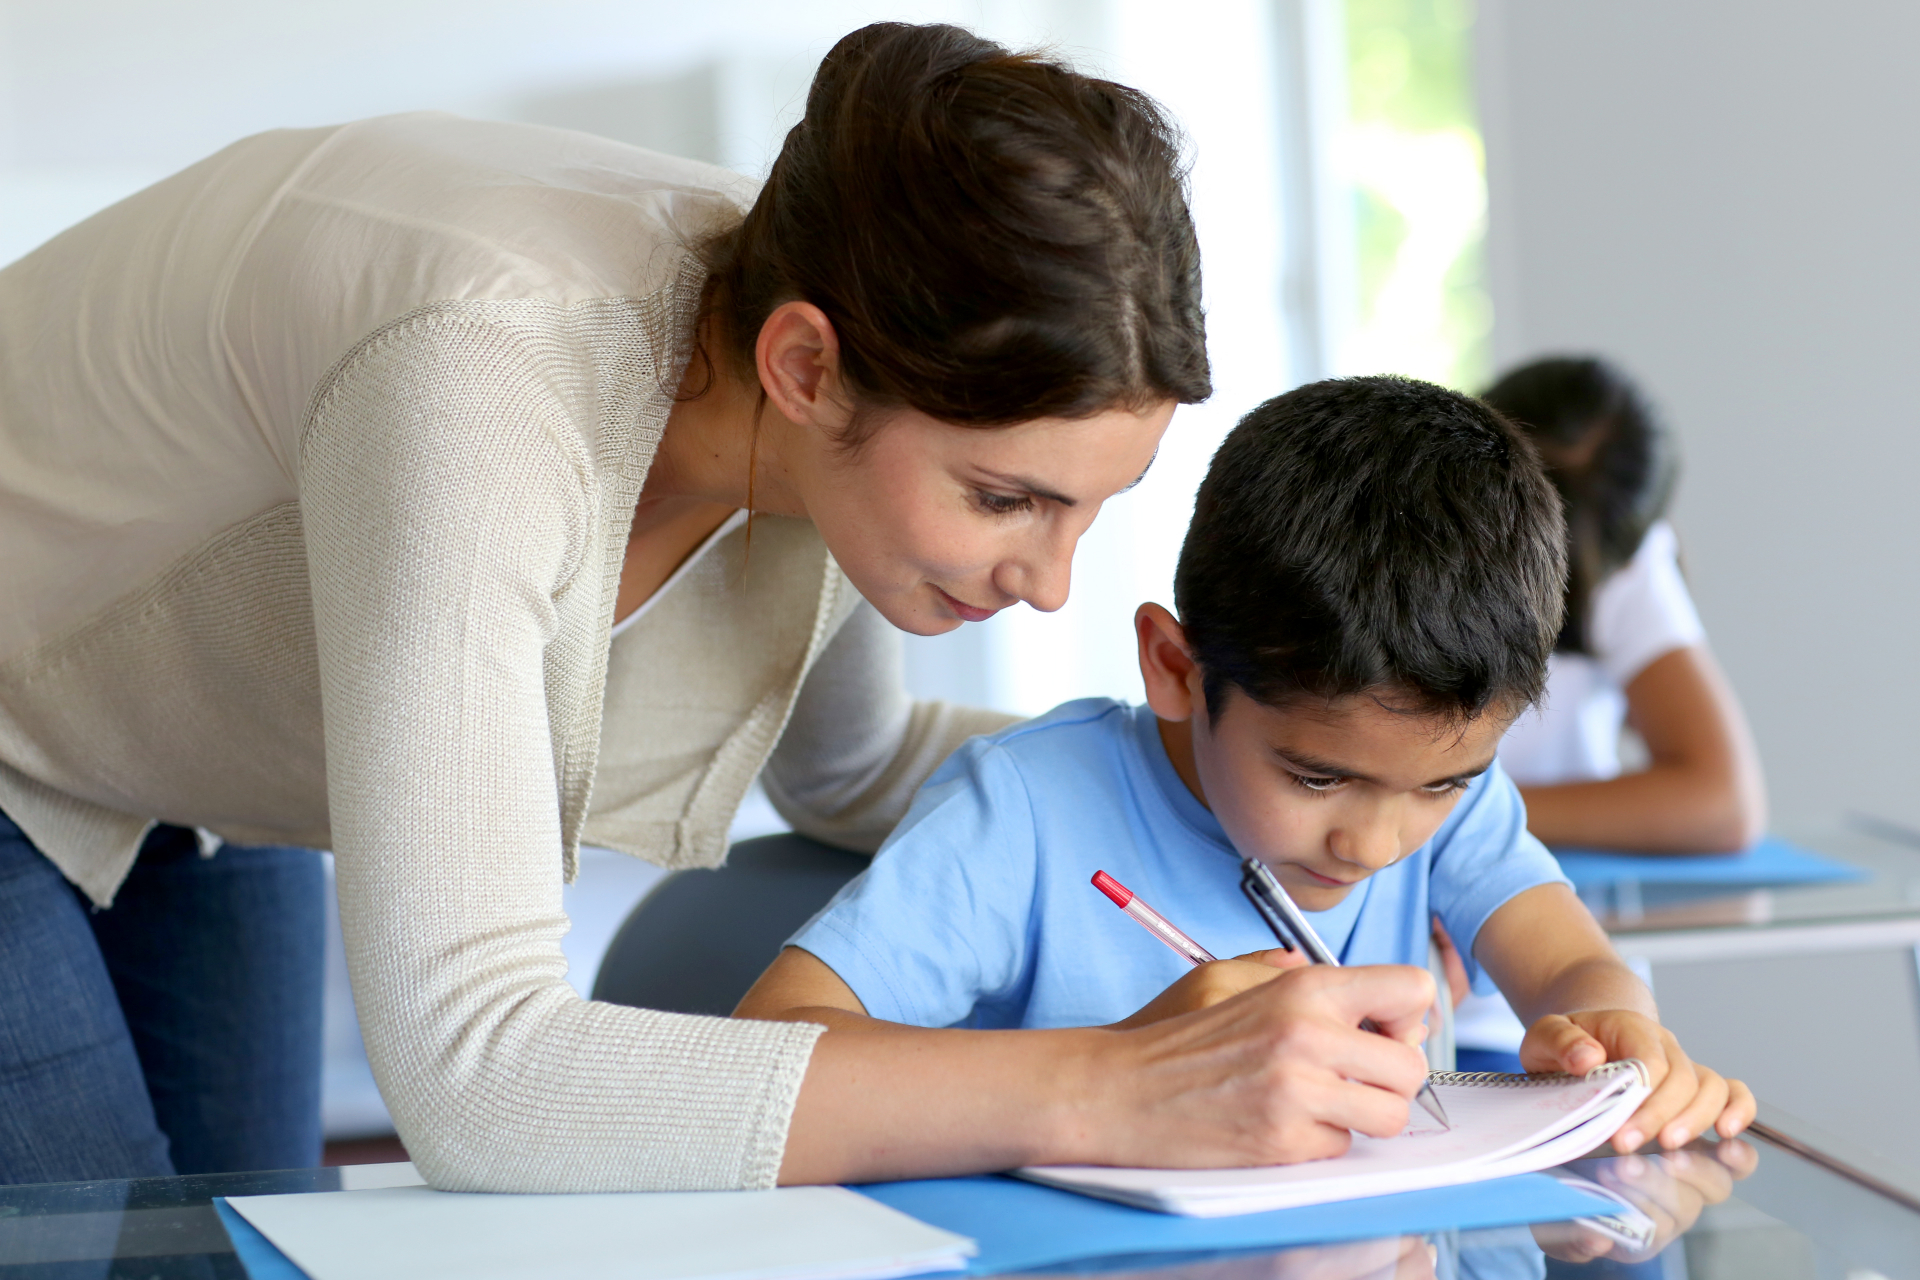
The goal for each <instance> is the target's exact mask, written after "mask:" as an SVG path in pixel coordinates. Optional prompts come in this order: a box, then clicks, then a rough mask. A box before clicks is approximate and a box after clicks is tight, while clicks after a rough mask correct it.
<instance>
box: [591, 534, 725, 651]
mask: <svg viewBox="0 0 1920 1280" xmlns="http://www.w3.org/2000/svg"><path fill="white" fill-rule="evenodd" d="M746 522H747V513H746V512H745V511H744V510H742V511H736V512H734V513H733V514H732V515H730V516H728V517H727V518H726V519H725V520H724V521H723V522H721V525H720V527H719V528H718V529H715V530H714V531H713V532H712V533H710V534H708V535H707V538H706V541H704V542H702V543H701V544H700V545H699V546H697V547H695V548H694V549H693V554H692V555H690V556H688V557H687V558H686V559H685V560H682V561H681V562H680V567H679V568H678V569H675V570H674V571H673V572H672V573H670V574H668V575H667V580H666V581H665V582H663V583H661V584H660V585H659V586H658V587H655V588H654V591H653V594H652V595H650V596H648V597H647V598H646V599H645V600H642V601H641V602H640V607H639V608H638V609H635V610H634V611H633V612H632V613H630V614H628V615H627V616H626V617H624V618H616V619H615V620H614V623H613V634H614V635H616V636H617V635H619V634H620V633H621V632H622V631H625V630H626V629H627V628H628V627H630V626H632V625H633V624H634V623H636V622H638V621H640V619H641V618H643V617H645V616H646V613H647V610H649V609H651V608H653V602H654V601H656V600H658V599H659V598H660V597H661V596H664V595H665V594H667V592H669V591H671V590H673V584H674V583H676V582H678V581H680V579H682V578H684V577H686V576H687V570H689V569H691V568H693V566H694V565H695V564H696V563H698V561H699V559H700V557H701V556H704V555H705V554H707V552H708V551H710V550H712V549H713V545H714V544H715V543H716V542H718V541H720V539H722V538H724V537H726V536H727V535H728V534H730V533H732V532H733V531H734V530H735V529H738V528H739V527H740V526H741V525H743V524H745V523H746Z"/></svg>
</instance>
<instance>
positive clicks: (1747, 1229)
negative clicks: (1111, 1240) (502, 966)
mask: <svg viewBox="0 0 1920 1280" xmlns="http://www.w3.org/2000/svg"><path fill="white" fill-rule="evenodd" d="M1773 1123H1774V1124H1775V1125H1777V1126H1784V1125H1785V1123H1787V1122H1786V1121H1785V1120H1784V1118H1783V1117H1774V1118H1773ZM1791 1132H1792V1131H1791V1130H1789V1131H1788V1133H1791ZM1788 1133H1776V1139H1775V1140H1769V1139H1767V1138H1764V1137H1761V1138H1756V1139H1755V1140H1753V1141H1752V1142H1750V1143H1738V1144H1727V1147H1726V1149H1725V1150H1716V1148H1714V1147H1713V1146H1710V1145H1701V1144H1696V1145H1695V1146H1693V1147H1691V1148H1689V1149H1687V1150H1686V1151H1685V1152H1683V1153H1680V1155H1679V1157H1678V1158H1676V1157H1673V1156H1654V1157H1626V1158H1624V1159H1618V1158H1599V1159H1591V1160H1586V1161H1581V1162H1578V1163H1577V1164H1576V1165H1575V1166H1572V1168H1573V1169H1574V1170H1575V1171H1577V1172H1579V1173H1580V1174H1582V1175H1583V1176H1585V1177H1587V1178H1589V1179H1591V1180H1593V1181H1596V1182H1598V1183H1600V1184H1602V1185H1605V1186H1607V1187H1609V1188H1611V1189H1613V1190H1615V1191H1617V1192H1619V1193H1621V1194H1623V1195H1625V1196H1626V1197H1628V1198H1629V1199H1630V1200H1632V1201H1633V1202H1634V1203H1636V1204H1637V1205H1639V1206H1640V1207H1641V1208H1642V1209H1643V1211H1644V1212H1645V1213H1646V1215H1647V1216H1648V1217H1649V1218H1651V1219H1652V1220H1653V1221H1654V1222H1655V1223H1656V1224H1657V1232H1658V1234H1657V1235H1656V1238H1655V1240H1654V1242H1653V1247H1652V1249H1650V1250H1648V1249H1635V1248H1630V1247H1628V1246H1626V1245H1624V1244H1620V1243H1616V1242H1615V1240H1614V1239H1612V1238H1610V1237H1609V1236H1607V1235H1606V1234H1604V1233H1602V1232H1600V1231H1596V1230H1594V1229H1591V1228H1588V1227H1584V1226H1580V1225H1577V1224H1573V1223H1547V1224H1539V1225H1535V1226H1532V1227H1525V1226H1522V1227H1514V1228H1506V1229H1501V1230H1493V1231H1474V1232H1443V1233H1440V1234H1439V1235H1434V1236H1423V1237H1405V1238H1395V1239H1388V1240H1377V1241H1368V1242H1361V1243H1348V1244H1335V1245H1323V1246H1319V1247H1314V1248H1304V1249H1289V1250H1284V1251H1279V1252H1254V1253H1235V1254H1216V1255H1203V1256H1192V1255H1188V1256H1181V1257H1166V1256H1152V1257H1135V1258H1109V1259H1101V1260H1096V1261H1092V1262H1087V1263H1081V1264H1078V1265H1075V1266H1073V1267H1068V1268H1061V1269H1057V1270H1056V1271H1055V1274H1059V1273H1061V1272H1067V1273H1084V1274H1094V1273H1099V1274H1103V1275H1107V1276H1113V1277H1120V1276H1126V1277H1139V1278H1140V1280H1149V1278H1151V1280H1362V1278H1363V1277H1364V1278H1366V1280H1422V1278H1426V1277H1432V1278H1434V1280H1494V1278H1495V1277H1499V1278H1500V1280H1521V1278H1522V1277H1542V1276H1545V1277H1550V1278H1552V1280H1566V1278H1584V1280H1610V1278H1613V1277H1625V1276H1632V1277H1645V1278H1646V1280H1874V1277H1886V1280H1920V1178H1914V1177H1913V1176H1911V1175H1909V1174H1907V1173H1906V1172H1905V1171H1903V1170H1898V1169H1891V1168H1888V1167H1887V1166H1884V1165H1874V1164H1872V1163H1871V1162H1869V1163H1868V1164H1866V1165H1864V1166H1861V1165H1854V1164H1851V1163H1849V1161H1851V1160H1852V1159H1853V1157H1854V1156H1855V1155H1857V1153H1851V1152H1847V1153H1843V1154H1842V1155H1841V1156H1837V1157H1836V1156H1834V1155H1833V1154H1831V1153H1830V1152H1829V1151H1827V1150H1825V1149H1822V1148H1817V1147H1812V1146H1810V1145H1809V1143H1808V1141H1807V1140H1806V1139H1804V1138H1802V1137H1800V1136H1797V1135H1796V1136H1788ZM1837 1170H1845V1172H1841V1171H1837ZM370 1172H371V1171H370ZM348 1176H349V1178H352V1177H353V1175H352V1174H351V1173H349V1175H348ZM341 1177H342V1171H341V1170H339V1169H296V1170H290V1171H286V1172H280V1173H249V1174H224V1175H215V1176H208V1177H186V1178H155V1179H147V1180H142V1181H133V1182H77V1183H56V1184H49V1185H42V1186H27V1187H0V1280H83V1278H85V1280H109V1278H111V1280H245V1272H244V1271H243V1270H242V1268H241V1266H240V1262H239V1260H238V1259H237V1258H236V1257H235V1256H234V1254H233V1251H232V1249H231V1246H230V1245H229V1244H228V1242H227V1237H226V1233H225V1231H224V1230H223V1229H222V1228H221V1226H220V1222H219V1219H218V1218H217V1217H216V1216H215V1214H214V1211H213V1207H212V1205H211V1200H212V1198H213V1197H214V1196H229V1195H259V1194H272V1193H276V1192H294V1191H337V1190H340V1189H341ZM1875 1183H1877V1184H1878V1185H1879V1188H1880V1189H1877V1190H1876V1189H1874V1185H1872V1184H1875ZM376 1185H377V1183H376ZM1549 1254H1552V1255H1556V1256H1552V1257H1550V1256H1548V1255H1549Z"/></svg>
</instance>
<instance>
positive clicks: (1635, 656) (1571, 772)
mask: <svg viewBox="0 0 1920 1280" xmlns="http://www.w3.org/2000/svg"><path fill="white" fill-rule="evenodd" d="M1587 617H1588V633H1589V634H1588V641H1589V644H1590V647H1591V648H1592V650H1593V652H1592V654H1591V655H1588V654H1584V653H1556V654H1554V655H1553V657H1552V658H1551V659H1550V660H1549V662H1548V666H1547V691H1546V695H1545V696H1544V697H1543V698H1541V700H1540V702H1539V704H1538V705H1536V706H1534V707H1533V708H1531V709H1530V710H1528V711H1526V712H1524V713H1522V715H1521V716H1520V718H1519V719H1518V720H1516V721H1514V724H1513V727H1512V728H1511V729H1509V730H1507V736H1506V737H1505V738H1503V739H1502V740H1501V742H1500V763H1501V764H1502V765H1503V766H1504V767H1505V768H1506V771H1507V773H1508V774H1509V775H1511V776H1512V778H1513V780H1514V781H1515V782H1518V783H1520V784H1522V785H1523V786H1524V785H1537V786H1551V785H1553V784H1555V783H1560V782H1589V781H1597V780H1600V779H1604V778H1614V777H1618V776H1619V774H1620V730H1621V728H1622V727H1623V726H1624V725H1625V724H1626V721H1627V695H1626V687H1627V686H1628V685H1629V684H1631V683H1633V678H1634V677H1635V676H1637V675H1639V674H1640V673H1641V672H1642V671H1644V670H1646V668H1647V665H1648V664H1649V663H1651V662H1652V661H1653V660H1654V659H1655V658H1658V657H1661V656H1662V655H1664V654H1668V653H1671V652H1672V651H1673V650H1675V649H1683V648H1686V647H1687V646H1689V645H1696V644H1700V643H1702V642H1703V641H1705V639H1706V630H1705V629H1704V628H1703V627H1702V626H1701V625H1700V614H1699V612H1698V610H1696V609H1695V608H1694V606H1693V596H1692V595H1691V594H1690V593H1689V592H1688V591H1687V583H1686V580H1685V579H1684V578H1682V577H1681V576H1680V560H1679V541H1678V539H1677V538H1675V536H1674V532H1673V526H1672V525H1670V524H1668V523H1667V522H1666V521H1664V520H1661V521H1658V522H1656V523H1655V524H1654V525H1653V526H1652V527H1651V528H1649V529H1648V530H1647V533H1646V536H1645V537H1644V538H1642V539H1641V540H1640V547H1639V549H1638V550H1637V551H1635V552H1634V553H1633V559H1631V560H1629V561H1628V562H1627V563H1626V564H1625V565H1623V566H1622V567H1621V568H1620V569H1619V571H1618V572H1616V573H1614V574H1613V575H1612V576H1610V577H1608V578H1607V579H1606V581H1604V582H1602V583H1601V584H1600V586H1599V588H1598V589H1596V590H1595V591H1594V593H1593V601H1592V608H1591V610H1590V611H1589V612H1588V615H1587Z"/></svg>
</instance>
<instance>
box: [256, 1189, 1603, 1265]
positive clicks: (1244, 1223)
mask: <svg viewBox="0 0 1920 1280" xmlns="http://www.w3.org/2000/svg"><path fill="white" fill-rule="evenodd" d="M854 1190H856V1191H860V1192H862V1193H864V1194H866V1195H869V1196H872V1197H873V1198H874V1199H875V1200H878V1201H879V1202H880V1203H882V1204H885V1205H891V1206H892V1207H893V1208H895V1209H898V1210H900V1211H901V1212H902V1213H905V1214H910V1215H912V1216H913V1217H915V1218H918V1219H920V1221H922V1222H927V1223H931V1224H933V1225H934V1226H936V1227H944V1228H945V1229H946V1230H948V1231H956V1232H958V1233H960V1234H961V1235H964V1236H971V1237H973V1239H974V1240H976V1241H978V1242H979V1245H980V1252H979V1254H978V1255H977V1256H976V1257H974V1259H973V1260H972V1262H971V1264H970V1265H969V1266H968V1268H967V1271H968V1274H970V1275H977V1276H985V1275H994V1274H996V1273H999V1272H1002V1271H1024V1270H1029V1269H1031V1268H1034V1267H1046V1266H1054V1265H1057V1264H1060V1263H1065V1262H1078V1261H1083V1260H1087V1259H1093V1258H1117V1257H1135V1256H1139V1255H1143V1254H1168V1253H1173V1254H1193V1253H1214V1252H1227V1251H1232V1250H1244V1249H1282V1248H1286V1247H1288V1246H1289V1245H1305V1244H1333V1243H1337V1242H1339V1241H1343V1240H1372V1239H1376V1238H1378V1237H1381V1236H1402V1235H1423V1234H1425V1233H1427V1232H1430V1231H1446V1230H1449V1229H1451V1228H1454V1227H1458V1228H1461V1229H1462V1230H1467V1229H1472V1228H1476V1227H1502V1226H1512V1225H1516V1224H1519V1223H1526V1222H1559V1221H1564V1220H1565V1219H1568V1218H1577V1217H1581V1216H1583V1215H1587V1214H1599V1213H1615V1212H1618V1210H1619V1206H1618V1205H1615V1204H1613V1203H1612V1202H1611V1201H1608V1200H1603V1199H1601V1198H1600V1197H1599V1196H1595V1195H1591V1194H1589V1193H1587V1192H1584V1191H1579V1190H1576V1189H1574V1188H1572V1187H1569V1186H1564V1185H1562V1184H1561V1183H1559V1182H1556V1181H1554V1180H1553V1179H1552V1178H1550V1177H1548V1176H1547V1175H1546V1174H1543V1173H1527V1174H1521V1175H1520V1176H1518V1177H1513V1178H1496V1179H1494V1180H1492V1181H1489V1182H1475V1183H1469V1184H1468V1185H1466V1186H1463V1187H1437V1188H1434V1189H1433V1190H1430V1191H1407V1192H1402V1193H1401V1194H1399V1195H1392V1196H1376V1197H1373V1198H1371V1199H1367V1200H1343V1201H1340V1202H1338V1203H1335V1204H1320V1205H1309V1206H1307V1207H1306V1208H1301V1209H1277V1210H1274V1211H1272V1212H1270V1213H1247V1214H1240V1215H1238V1216H1236V1217H1231V1218H1182V1217H1177V1216H1175V1215H1173V1214H1168V1213H1155V1212H1153V1211H1152V1210H1150V1209H1134V1208H1130V1207H1128V1206H1127V1205H1123V1204H1114V1203H1112V1202H1110V1201H1107V1200H1095V1199H1093V1198H1091V1197H1089V1196H1082V1195H1076V1194H1074V1193H1073V1192H1071V1191H1061V1190H1059V1189H1057V1188H1054V1187H1043V1186H1040V1185H1039V1184H1038V1183H1032V1182H1022V1181H1020V1180H1019V1179H1017V1178H1005V1177H984V1178H940V1179H937V1180H933V1181H927V1182H882V1183H874V1184H872V1185H869V1186H861V1187H855V1188H854ZM255 1280H263V1278H262V1277H255Z"/></svg>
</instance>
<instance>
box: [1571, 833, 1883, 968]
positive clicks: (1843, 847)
mask: <svg viewBox="0 0 1920 1280" xmlns="http://www.w3.org/2000/svg"><path fill="white" fill-rule="evenodd" d="M1783 834H1784V835H1786V837H1787V838H1788V839H1789V840H1791V841H1792V842H1793V843H1794V844H1797V845H1801V846H1803V847H1805V848H1807V849H1811V850H1813V851H1815V852H1817V853H1822V854H1825V855H1826V856H1828V857H1830V858H1837V859H1839V860H1840V861H1841V862H1845V863H1850V864H1852V865H1853V866H1855V867H1858V868H1859V869H1861V870H1862V871H1865V872H1867V873H1868V875H1869V877H1870V878H1869V879H1866V880H1861V881H1854V882H1850V883H1839V884H1817V885H1805V886H1795V887H1785V888H1772V889H1769V888H1741V887H1721V888H1714V887H1709V886H1690V885H1672V884H1656V883H1646V884H1642V883H1639V882H1637V881H1631V880H1623V881H1620V882H1617V883H1613V884H1605V885H1596V886H1593V887H1591V888H1590V889H1588V890H1585V891H1583V892H1582V893H1581V899H1582V901H1584V902H1585V903H1586V904H1587V906H1588V907H1589V908H1590V909H1591V910H1592V911H1593V913H1594V915H1595V916H1596V917H1598V918H1599V920H1600V922H1601V923H1602V924H1603V925H1605V926H1606V928H1607V931H1608V932H1609V933H1611V934H1613V935H1615V938H1616V940H1617V941H1619V942H1621V943H1622V944H1623V945H1634V944H1640V945H1642V946H1643V948H1644V949H1645V950H1648V951H1649V952H1657V953H1658V954H1659V955H1661V956H1662V957H1663V958H1664V957H1667V956H1676V957H1678V956H1681V955H1685V956H1688V957H1692V956H1702V957H1704V956H1706V955H1708V954H1714V955H1727V956H1732V955H1750V954H1764V953H1765V949H1766V948H1768V947H1769V946H1775V947H1777V946H1779V945H1783V944H1782V943H1781V941H1780V939H1779V938H1777V937H1776V938H1775V939H1774V941H1773V942H1772V943H1769V942H1768V941H1766V940H1765V938H1764V935H1765V934H1768V933H1773V934H1781V933H1783V932H1784V933H1785V934H1787V935H1790V936H1794V937H1798V938H1806V937H1809V936H1813V937H1817V936H1819V935H1821V934H1823V933H1831V932H1833V931H1836V930H1839V931H1846V932H1848V933H1850V934H1852V935H1853V936H1855V937H1864V936H1873V937H1882V936H1884V937H1885V938H1886V939H1888V940H1889V941H1890V942H1892V943H1896V944H1897V943H1901V942H1904V943H1905V944H1906V945H1908V946H1911V945H1913V944H1914V943H1915V942H1920V847H1911V846H1907V845H1904V844H1902V843H1899V842H1896V841H1893V840H1890V839H1887V838H1885V837H1880V836H1875V835H1873V834H1870V833H1868V832H1866V831H1860V830H1855V829H1852V828H1844V827H1829V828H1824V829H1810V830H1803V831H1788V832H1784V833H1783ZM1649 861H1650V862H1655V861H1657V858H1654V857H1651V856H1650V857H1649ZM1646 935H1660V938H1659V940H1658V941H1655V940H1654V939H1653V938H1651V937H1648V936H1646ZM1785 945H1796V944H1791V943H1789V944H1785Z"/></svg>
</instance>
